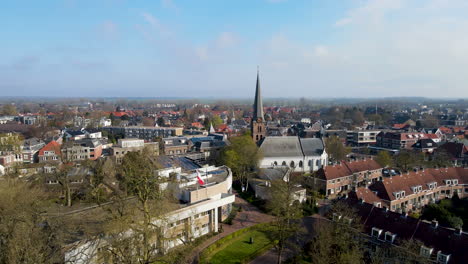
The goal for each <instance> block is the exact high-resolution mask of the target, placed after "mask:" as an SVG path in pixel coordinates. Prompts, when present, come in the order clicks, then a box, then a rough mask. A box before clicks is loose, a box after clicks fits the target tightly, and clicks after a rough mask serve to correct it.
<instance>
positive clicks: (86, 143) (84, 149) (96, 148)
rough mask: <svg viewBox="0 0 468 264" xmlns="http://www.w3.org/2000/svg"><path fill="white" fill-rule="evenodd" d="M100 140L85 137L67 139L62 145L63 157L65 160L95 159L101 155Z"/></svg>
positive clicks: (101, 146)
mask: <svg viewBox="0 0 468 264" xmlns="http://www.w3.org/2000/svg"><path fill="white" fill-rule="evenodd" d="M102 148H103V145H102V143H101V141H100V140H98V139H92V138H85V139H80V140H74V141H67V142H65V143H64V144H63V145H62V154H63V159H64V160H66V161H80V160H87V159H89V160H97V159H98V158H100V157H101V155H102Z"/></svg>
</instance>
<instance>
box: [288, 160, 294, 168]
mask: <svg viewBox="0 0 468 264" xmlns="http://www.w3.org/2000/svg"><path fill="white" fill-rule="evenodd" d="M289 166H290V167H291V168H294V166H295V163H294V161H292V160H291V163H289Z"/></svg>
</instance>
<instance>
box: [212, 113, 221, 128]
mask: <svg viewBox="0 0 468 264" xmlns="http://www.w3.org/2000/svg"><path fill="white" fill-rule="evenodd" d="M222 123H223V120H222V119H221V117H219V115H214V116H213V117H212V118H211V124H212V125H213V127H217V126H219V125H221V124H222Z"/></svg>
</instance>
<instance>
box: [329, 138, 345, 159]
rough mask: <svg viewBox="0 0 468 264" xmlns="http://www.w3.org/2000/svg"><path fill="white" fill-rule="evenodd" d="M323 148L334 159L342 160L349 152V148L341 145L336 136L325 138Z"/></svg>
mask: <svg viewBox="0 0 468 264" xmlns="http://www.w3.org/2000/svg"><path fill="white" fill-rule="evenodd" d="M325 150H326V151H327V153H328V155H329V156H330V157H331V158H332V159H333V160H334V161H340V160H344V159H345V158H346V155H348V154H349V153H350V149H349V148H346V147H345V146H344V145H343V143H342V142H341V140H340V138H339V137H338V136H331V137H329V138H327V139H325Z"/></svg>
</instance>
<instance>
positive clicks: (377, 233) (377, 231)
mask: <svg viewBox="0 0 468 264" xmlns="http://www.w3.org/2000/svg"><path fill="white" fill-rule="evenodd" d="M382 231H383V230H382V229H378V228H377V227H373V228H372V231H371V236H372V237H375V238H379V236H380V234H382Z"/></svg>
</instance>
